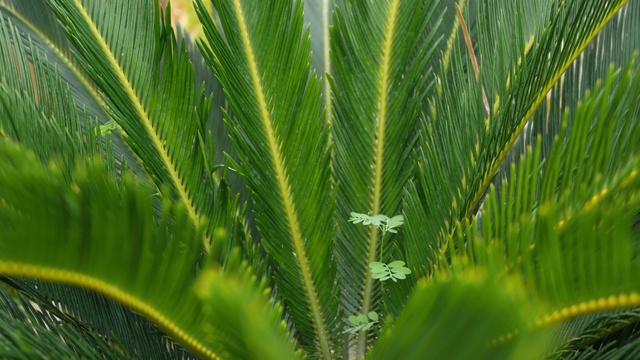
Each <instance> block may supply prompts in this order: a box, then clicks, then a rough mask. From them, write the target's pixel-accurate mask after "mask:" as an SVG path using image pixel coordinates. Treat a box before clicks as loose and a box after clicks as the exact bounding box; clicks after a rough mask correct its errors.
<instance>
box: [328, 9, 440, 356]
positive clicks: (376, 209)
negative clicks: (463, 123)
mask: <svg viewBox="0 0 640 360" xmlns="http://www.w3.org/2000/svg"><path fill="white" fill-rule="evenodd" d="M436 5H437V1H404V2H403V1H375V2H366V1H359V2H355V3H353V4H352V3H347V2H338V6H337V7H336V10H335V12H334V27H333V31H332V49H331V50H332V54H331V56H332V58H333V63H334V69H335V72H334V78H333V85H334V86H333V91H334V95H333V98H334V104H333V105H334V111H335V119H334V126H333V140H334V143H335V160H334V173H335V174H334V176H335V180H336V182H338V183H339V184H340V185H339V186H338V212H337V215H336V216H337V221H338V224H339V229H340V234H339V236H338V240H337V251H338V256H339V261H340V263H339V264H340V276H341V279H342V282H343V285H344V289H345V290H344V294H343V296H342V300H343V306H344V307H345V310H346V311H347V312H348V313H350V314H356V313H357V314H367V313H369V312H370V311H374V310H381V308H380V307H379V306H378V305H374V304H375V303H376V302H377V301H376V300H377V299H379V297H380V289H379V288H378V287H377V285H376V281H375V280H374V279H372V277H371V274H370V271H369V267H368V264H369V263H371V262H375V261H380V262H387V261H390V260H398V259H390V257H391V252H390V249H391V248H392V242H394V241H399V240H396V239H394V240H388V239H385V240H384V241H385V244H384V246H381V244H382V243H383V239H382V238H381V234H380V232H379V230H378V228H377V227H375V226H371V227H368V228H367V227H361V226H353V225H352V224H350V223H348V219H349V214H350V213H351V212H358V213H364V214H369V215H371V216H375V215H379V214H384V215H387V216H389V217H391V216H394V215H398V214H399V213H400V212H401V210H402V208H401V199H402V192H403V188H404V185H405V184H406V182H407V181H408V179H409V177H410V175H411V169H412V164H411V153H412V150H413V146H414V144H415V141H416V136H415V129H416V126H417V123H418V119H419V116H420V111H421V107H422V102H423V101H424V96H425V94H426V92H427V90H428V89H429V87H430V85H431V80H432V78H431V77H428V76H425V75H424V74H425V73H426V72H427V70H428V66H427V65H428V61H429V59H430V57H431V55H432V51H433V49H434V45H435V44H436V43H437V41H438V39H437V38H435V34H436V32H435V30H434V29H433V28H431V27H430V26H429V25H430V21H431V20H432V19H434V18H436V19H437V16H436V15H437V14H435V9H436ZM436 27H437V24H436ZM409 266H412V264H409ZM395 293H396V294H398V297H399V298H402V297H406V295H407V294H406V293H402V292H400V291H396V292H395ZM390 309H391V311H392V312H395V311H396V310H397V309H394V307H393V306H391V307H390ZM385 315H388V314H385ZM360 338H361V343H360V352H361V353H362V352H363V351H364V344H365V342H366V336H365V335H364V334H362V335H361V336H360Z"/></svg>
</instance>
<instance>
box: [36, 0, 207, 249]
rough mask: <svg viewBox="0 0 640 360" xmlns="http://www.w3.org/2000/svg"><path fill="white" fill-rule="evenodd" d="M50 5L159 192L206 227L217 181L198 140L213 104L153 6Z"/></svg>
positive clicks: (68, 1) (132, 3) (69, 0)
mask: <svg viewBox="0 0 640 360" xmlns="http://www.w3.org/2000/svg"><path fill="white" fill-rule="evenodd" d="M48 3H49V5H50V6H51V8H52V9H53V11H54V12H55V14H56V16H57V17H58V19H59V21H60V23H61V25H62V27H63V29H64V31H65V32H66V34H67V36H68V38H69V39H70V40H71V41H72V42H73V44H74V45H75V47H76V48H77V49H78V52H79V53H80V55H81V56H82V61H81V63H82V65H83V67H84V68H85V71H86V72H87V73H88V74H89V75H90V76H91V78H92V79H93V80H94V81H95V82H96V84H97V85H98V86H99V87H100V89H101V90H102V91H103V92H104V94H105V102H106V103H107V107H108V111H109V114H110V116H111V117H112V118H114V119H115V120H116V121H117V122H118V124H119V125H120V126H121V127H122V129H123V131H124V133H125V134H126V139H127V141H128V143H129V145H130V146H131V147H132V149H133V150H134V151H135V152H136V154H137V155H138V156H139V157H140V159H141V161H142V163H143V165H144V166H145V169H146V170H147V172H148V173H149V174H150V175H151V177H152V178H153V180H154V182H155V183H156V186H157V187H158V188H159V189H161V190H162V191H169V192H170V194H171V196H173V197H174V198H175V199H176V200H178V201H179V202H181V203H182V204H183V206H184V207H185V209H186V210H187V213H188V214H189V218H190V219H191V221H192V222H193V223H194V224H196V225H198V226H199V225H205V224H207V221H206V219H207V218H208V217H209V216H210V215H211V204H213V200H212V196H213V193H214V191H213V188H214V183H213V181H212V179H211V178H210V176H207V174H205V161H206V160H205V158H204V152H203V151H202V148H201V142H200V141H199V140H198V139H199V136H200V135H201V134H203V133H204V131H203V127H204V123H205V121H206V116H207V115H208V112H207V110H208V106H209V105H210V100H209V99H207V98H205V97H204V95H203V94H202V93H201V92H200V91H199V90H200V89H196V88H195V83H194V70H193V66H192V65H191V63H190V62H189V59H188V56H187V53H186V51H185V50H184V47H182V49H181V50H178V49H179V48H178V45H177V43H176V39H175V36H174V34H173V29H172V28H171V25H170V23H169V21H168V19H167V20H165V21H164V22H163V21H161V18H160V11H159V8H158V4H157V3H155V4H154V2H152V1H141V2H138V1H127V2H84V1H80V0H75V1H72V0H66V1H65V0H61V1H58V0H51V1H48ZM124 24H126V26H125V25H124ZM203 116H205V117H203ZM208 230H209V229H208ZM203 240H204V246H205V248H207V247H208V246H209V244H208V239H207V238H206V236H205V238H203Z"/></svg>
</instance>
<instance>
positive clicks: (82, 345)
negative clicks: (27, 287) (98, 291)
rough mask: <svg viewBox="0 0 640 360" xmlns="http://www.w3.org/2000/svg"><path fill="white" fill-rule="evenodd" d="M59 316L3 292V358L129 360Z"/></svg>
mask: <svg viewBox="0 0 640 360" xmlns="http://www.w3.org/2000/svg"><path fill="white" fill-rule="evenodd" d="M59 316H64V315H63V314H60V313H57V312H56V313H51V312H48V311H46V310H43V309H41V308H39V307H37V306H36V305H34V304H33V303H31V302H29V301H28V299H26V298H24V297H22V296H21V295H19V294H11V293H9V292H7V291H6V290H5V289H4V288H0V356H1V357H3V358H6V359H34V358H41V359H42V358H48V357H51V355H52V354H55V355H56V357H59V358H69V359H71V358H91V359H127V358H132V357H134V356H133V354H128V353H125V352H123V351H122V349H121V348H120V346H119V344H118V343H116V342H111V343H109V342H106V341H105V340H104V339H102V338H101V337H100V334H98V333H96V332H94V331H92V330H90V329H87V328H82V327H74V326H73V325H70V324H68V323H66V322H65V321H64V320H61V319H60V317H59Z"/></svg>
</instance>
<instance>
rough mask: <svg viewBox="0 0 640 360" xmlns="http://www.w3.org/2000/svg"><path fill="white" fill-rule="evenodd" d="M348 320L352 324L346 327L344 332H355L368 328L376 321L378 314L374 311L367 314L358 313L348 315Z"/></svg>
mask: <svg viewBox="0 0 640 360" xmlns="http://www.w3.org/2000/svg"><path fill="white" fill-rule="evenodd" d="M349 322H350V323H351V324H352V325H353V326H352V327H350V328H348V329H346V330H345V331H344V333H350V334H355V333H357V332H358V331H360V330H364V331H366V330H369V329H371V327H372V326H373V325H375V324H376V323H378V314H376V312H375V311H372V312H370V313H369V314H368V315H367V316H364V315H361V314H358V315H351V316H349Z"/></svg>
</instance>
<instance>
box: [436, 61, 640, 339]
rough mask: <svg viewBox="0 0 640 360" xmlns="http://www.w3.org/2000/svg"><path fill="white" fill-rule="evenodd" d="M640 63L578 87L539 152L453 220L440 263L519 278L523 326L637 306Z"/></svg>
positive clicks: (449, 268) (446, 270)
mask: <svg viewBox="0 0 640 360" xmlns="http://www.w3.org/2000/svg"><path fill="white" fill-rule="evenodd" d="M639 100H640V72H639V71H638V70H637V68H636V66H635V63H634V62H632V63H631V64H630V65H629V66H628V67H627V68H625V69H623V70H620V71H618V72H614V71H613V70H612V71H611V72H610V74H609V76H608V77H607V79H606V80H604V81H603V82H602V83H600V84H599V85H598V86H597V87H596V88H595V89H593V91H592V92H587V94H586V95H585V96H584V97H583V99H582V102H581V103H580V105H579V106H578V107H577V108H576V109H575V110H574V111H573V112H572V113H571V117H572V118H573V120H572V124H573V125H572V126H571V127H570V128H569V127H567V124H568V118H569V116H570V113H569V112H568V111H567V112H566V113H565V121H564V123H563V128H562V130H561V132H560V134H558V135H557V136H556V138H555V140H554V142H553V144H552V145H551V149H550V152H549V155H548V156H547V157H546V158H545V159H544V162H542V161H541V147H542V141H541V139H540V138H538V142H537V144H536V147H535V149H532V150H531V149H530V151H528V153H527V154H526V155H525V156H524V158H523V159H522V160H521V161H520V162H519V163H518V165H514V166H513V167H512V169H511V174H510V176H509V177H508V179H506V180H504V181H503V182H502V184H501V187H502V188H503V189H502V191H501V192H499V193H498V192H496V191H495V190H494V189H492V190H491V191H490V193H489V195H488V196H487V200H486V204H485V205H486V208H485V210H484V211H483V212H482V217H481V219H480V218H476V219H474V220H473V221H465V222H464V223H462V224H460V223H458V224H457V226H456V231H455V234H453V235H452V237H451V238H450V241H448V242H447V243H448V244H449V247H448V249H449V251H450V253H451V254H452V258H451V260H447V259H446V257H445V256H444V255H443V256H442V257H441V263H442V264H447V267H443V268H442V269H441V270H440V271H442V272H444V273H449V272H452V273H454V274H455V273H456V272H457V271H459V269H469V268H477V267H479V268H482V269H485V271H486V270H488V271H490V272H492V273H496V274H500V277H502V278H503V279H504V280H503V281H504V282H505V283H507V284H508V283H509V278H510V277H514V276H515V277H516V278H518V279H520V280H519V281H521V283H522V284H525V286H526V288H525V290H523V291H525V293H526V294H527V295H526V298H527V299H528V300H527V302H528V303H529V305H528V306H529V307H530V308H531V309H532V310H531V312H532V314H534V315H535V316H536V319H535V321H532V322H531V323H530V324H529V327H533V328H542V327H548V326H555V325H557V324H562V323H564V322H566V321H568V320H571V319H574V318H576V317H578V316H582V315H585V314H593V313H597V312H601V311H607V310H611V309H620V308H628V307H637V306H640V295H638V294H639V293H640V286H639V284H638V282H637V274H638V273H639V272H640V263H638V261H637V248H636V247H637V243H638V233H637V231H636V230H634V226H635V225H634V223H635V222H636V221H637V220H636V216H637V212H638V209H640V176H639V174H640V143H639V142H638V141H637V139H638V138H640V127H639V126H638V111H639V110H640V109H639V108H638V104H639Z"/></svg>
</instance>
